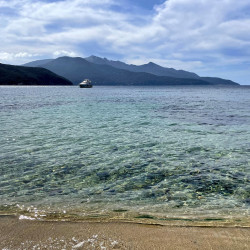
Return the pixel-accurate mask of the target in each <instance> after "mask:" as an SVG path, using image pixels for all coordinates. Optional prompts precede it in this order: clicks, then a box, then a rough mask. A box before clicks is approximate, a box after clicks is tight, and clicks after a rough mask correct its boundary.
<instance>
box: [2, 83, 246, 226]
mask: <svg viewBox="0 0 250 250" xmlns="http://www.w3.org/2000/svg"><path fill="white" fill-rule="evenodd" d="M11 214H12V215H13V214H14V215H17V216H18V217H19V219H30V220H63V221H67V220H69V221H77V220H87V221H89V220H91V221H113V220H116V221H126V222H138V223H152V224H170V225H198V226H209V225H218V226H223V225H224V226H242V227H245V226H250V88H249V87H244V86H243V87H208V86H206V87H204V86H188V87H182V86H179V87H172V86H166V87H162V86H161V87H157V86H154V87H135V86H126V87H125V86H121V87H119V86H116V87H114V86H112V87H111V86H94V87H93V88H92V89H80V88H79V87H77V86H70V87H61V86H58V87H56V86H50V87H45V86H26V87H25V86H16V87H14V86H1V87H0V215H11Z"/></svg>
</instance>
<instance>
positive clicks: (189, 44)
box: [0, 0, 250, 84]
mask: <svg viewBox="0 0 250 250" xmlns="http://www.w3.org/2000/svg"><path fill="white" fill-rule="evenodd" d="M0 34H1V39H0V62H1V63H9V64H22V63H25V62H29V61H32V60H36V59H45V58H56V57H59V56H63V55H68V56H81V57H87V56H89V55H96V56H100V57H107V58H109V59H113V60H121V61H125V62H127V63H133V64H143V63H147V62H149V61H153V62H155V63H158V64H160V65H162V66H166V67H173V68H176V69H184V70H189V71H193V72H196V73H198V74H199V75H201V76H218V77H223V78H227V79H231V80H234V81H236V82H239V83H241V84H250V1H249V0H237V1H235V0H168V1H164V0H119V1H117V0H54V1H52V0H0Z"/></svg>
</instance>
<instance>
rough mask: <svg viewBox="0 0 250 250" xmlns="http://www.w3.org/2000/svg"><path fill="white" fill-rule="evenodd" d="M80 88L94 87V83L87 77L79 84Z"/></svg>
mask: <svg viewBox="0 0 250 250" xmlns="http://www.w3.org/2000/svg"><path fill="white" fill-rule="evenodd" d="M79 87H80V88H92V87H93V85H92V84H91V81H90V80H89V79H85V80H84V81H82V82H81V83H80V84H79Z"/></svg>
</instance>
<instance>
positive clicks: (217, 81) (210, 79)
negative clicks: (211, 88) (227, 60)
mask: <svg viewBox="0 0 250 250" xmlns="http://www.w3.org/2000/svg"><path fill="white" fill-rule="evenodd" d="M200 79H202V80H204V81H206V82H210V83H212V84H215V85H239V84H235V82H233V81H231V80H226V79H222V78H219V77H200Z"/></svg>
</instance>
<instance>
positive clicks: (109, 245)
mask: <svg viewBox="0 0 250 250" xmlns="http://www.w3.org/2000/svg"><path fill="white" fill-rule="evenodd" d="M249 244H250V228H235V227H234V228H233V227H192V226H189V227H187V226H162V225H156V224H146V223H144V224H141V223H134V222H129V223H126V222H121V221H110V222H94V221H93V222H89V221H88V222H87V221H81V222H70V221H37V220H20V219H18V217H17V216H1V217H0V248H1V249H39V248H40V249H45V248H46V247H48V246H50V247H51V249H240V250H241V249H247V248H248V246H249Z"/></svg>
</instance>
